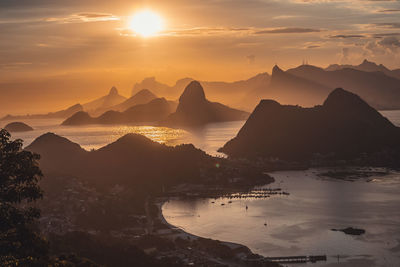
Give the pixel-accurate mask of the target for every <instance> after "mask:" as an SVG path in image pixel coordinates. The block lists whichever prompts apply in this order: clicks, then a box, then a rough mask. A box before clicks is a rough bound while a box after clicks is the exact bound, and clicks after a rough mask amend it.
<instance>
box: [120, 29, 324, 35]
mask: <svg viewBox="0 0 400 267" xmlns="http://www.w3.org/2000/svg"><path fill="white" fill-rule="evenodd" d="M119 30H120V35H123V36H135V34H134V33H133V32H132V30H131V29H128V28H122V29H119ZM314 32H321V30H320V29H309V28H254V27H241V28H235V27H196V28H188V29H173V30H166V31H163V32H161V33H160V34H159V35H163V36H209V35H244V36H251V35H263V34H293V33H314Z"/></svg>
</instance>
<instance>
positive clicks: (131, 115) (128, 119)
mask: <svg viewBox="0 0 400 267" xmlns="http://www.w3.org/2000/svg"><path fill="white" fill-rule="evenodd" d="M172 112H173V107H171V105H170V104H169V103H168V101H167V100H166V99H165V98H156V99H153V100H151V101H150V102H149V103H147V104H141V105H136V106H133V107H131V108H128V109H127V110H125V111H124V112H119V111H113V110H110V111H107V112H105V113H103V114H102V115H101V116H99V117H92V116H90V114H89V113H87V112H83V111H81V112H78V113H75V114H74V115H72V116H71V117H69V118H68V119H66V120H65V121H64V122H63V123H62V125H67V126H71V125H87V124H134V123H157V122H159V121H162V120H164V119H166V118H167V116H168V115H169V114H171V113H172Z"/></svg>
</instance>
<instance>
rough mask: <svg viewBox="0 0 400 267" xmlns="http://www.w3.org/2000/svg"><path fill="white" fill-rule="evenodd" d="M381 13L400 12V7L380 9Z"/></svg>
mask: <svg viewBox="0 0 400 267" xmlns="http://www.w3.org/2000/svg"><path fill="white" fill-rule="evenodd" d="M378 12H379V13H394V12H400V9H382V10H378Z"/></svg>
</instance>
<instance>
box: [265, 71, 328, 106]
mask: <svg viewBox="0 0 400 267" xmlns="http://www.w3.org/2000/svg"><path fill="white" fill-rule="evenodd" d="M331 90H332V89H330V88H329V87H327V86H324V85H322V84H320V83H317V82H315V81H313V80H308V79H304V78H302V77H299V76H295V75H292V74H291V73H289V72H285V71H283V70H282V69H280V68H279V67H278V66H277V65H275V66H274V68H273V69H272V76H271V83H270V85H269V86H268V87H267V88H265V89H264V90H263V92H262V93H261V94H260V99H261V98H264V99H265V98H268V99H274V100H276V101H279V102H281V103H284V104H293V105H302V106H314V105H317V104H318V103H321V102H322V101H323V100H324V99H325V98H326V97H327V96H328V94H329V92H330V91H331ZM260 99H259V100H260Z"/></svg>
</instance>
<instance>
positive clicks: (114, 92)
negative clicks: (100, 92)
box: [108, 86, 118, 96]
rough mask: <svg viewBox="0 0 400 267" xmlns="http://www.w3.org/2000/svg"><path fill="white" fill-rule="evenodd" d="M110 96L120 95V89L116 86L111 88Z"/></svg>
mask: <svg viewBox="0 0 400 267" xmlns="http://www.w3.org/2000/svg"><path fill="white" fill-rule="evenodd" d="M108 95H109V96H113V95H118V89H117V88H116V87H115V86H113V87H111V89H110V92H109V93H108Z"/></svg>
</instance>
